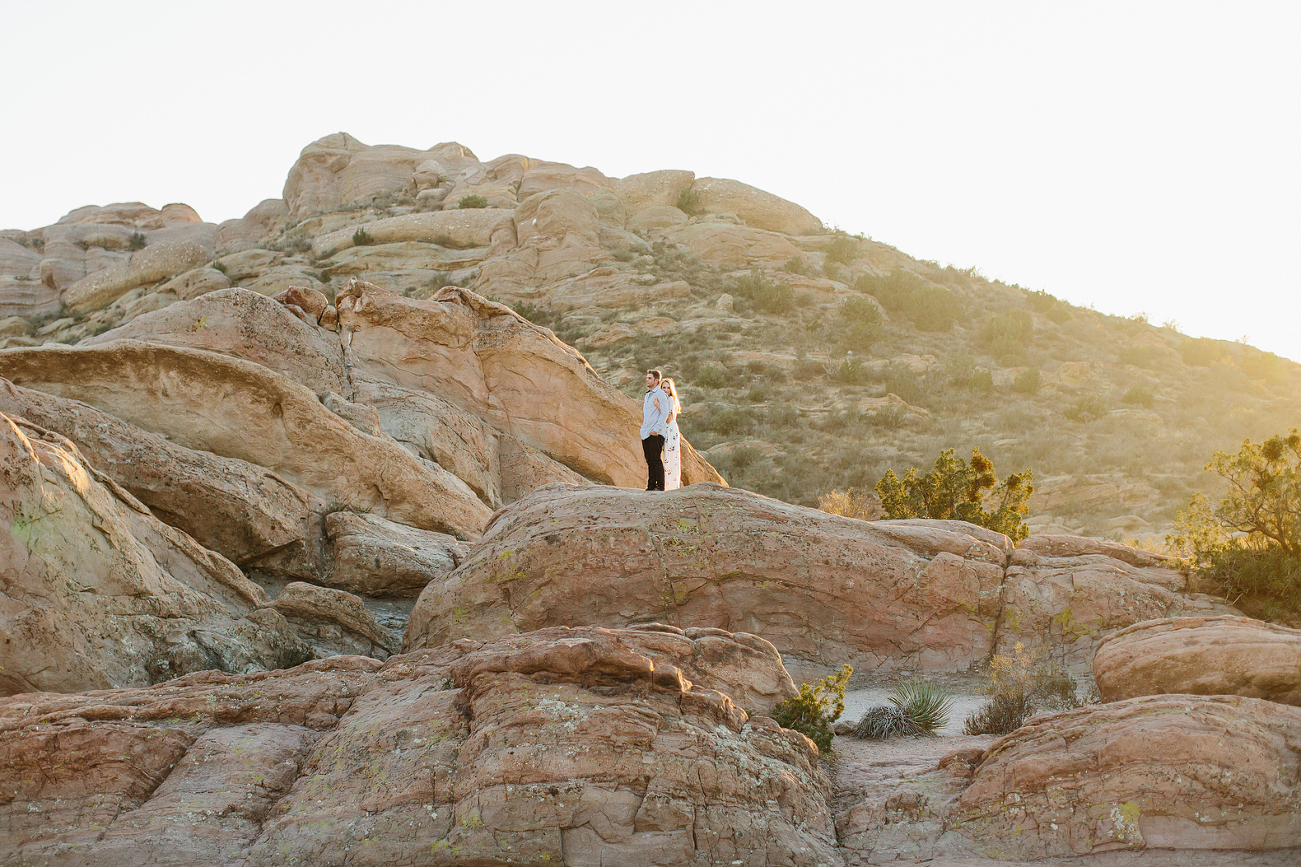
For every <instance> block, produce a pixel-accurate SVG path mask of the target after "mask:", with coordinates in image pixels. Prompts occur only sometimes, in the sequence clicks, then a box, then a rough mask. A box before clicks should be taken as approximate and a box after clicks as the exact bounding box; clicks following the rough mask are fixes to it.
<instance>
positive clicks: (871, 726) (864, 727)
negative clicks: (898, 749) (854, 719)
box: [850, 704, 922, 741]
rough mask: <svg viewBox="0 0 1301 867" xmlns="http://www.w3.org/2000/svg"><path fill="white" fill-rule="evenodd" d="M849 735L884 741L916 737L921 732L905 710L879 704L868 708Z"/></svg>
mask: <svg viewBox="0 0 1301 867" xmlns="http://www.w3.org/2000/svg"><path fill="white" fill-rule="evenodd" d="M850 733H851V734H852V735H853V736H854V737H856V738H860V739H862V740H868V741H884V740H889V739H890V738H910V737H916V736H917V735H920V734H921V733H922V730H921V728H920V727H919V726H918V725H917V723H916V722H915V721H914V720H913V718H912V717H910V716H908V711H906V710H905V709H903V708H901V707H897V706H895V705H892V704H879V705H877V706H876V707H873V708H869V709H868V711H867V713H865V714H863V718H862V719H860V720H859V721H858V724H857V725H855V726H854V729H853V731H852V732H850Z"/></svg>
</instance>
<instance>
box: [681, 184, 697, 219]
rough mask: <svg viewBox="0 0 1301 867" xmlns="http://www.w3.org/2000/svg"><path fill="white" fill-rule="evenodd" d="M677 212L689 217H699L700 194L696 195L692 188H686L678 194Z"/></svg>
mask: <svg viewBox="0 0 1301 867" xmlns="http://www.w3.org/2000/svg"><path fill="white" fill-rule="evenodd" d="M676 204H677V206H678V210H679V211H681V212H682V213H684V214H689V215H690V216H693V217H695V216H699V214H700V213H701V211H702V210H703V208H702V207H701V205H700V193H697V192H696V190H695V188H694V187H687V188H686V189H685V190H683V191H682V192H680V193H678V201H677V203H676Z"/></svg>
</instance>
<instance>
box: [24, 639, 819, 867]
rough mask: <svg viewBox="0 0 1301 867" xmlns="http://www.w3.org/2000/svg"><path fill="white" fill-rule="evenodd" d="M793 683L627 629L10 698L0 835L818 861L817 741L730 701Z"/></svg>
mask: <svg viewBox="0 0 1301 867" xmlns="http://www.w3.org/2000/svg"><path fill="white" fill-rule="evenodd" d="M774 685H778V686H779V688H778V689H776V691H775V692H773V691H772V690H773V687H774ZM756 689H758V690H759V691H758V692H756V691H755V690H756ZM792 692H793V689H792V687H791V686H790V682H789V679H787V678H785V677H784V672H782V671H781V666H780V662H779V661H778V660H777V659H776V656H775V654H774V653H773V652H772V650H771V647H768V648H767V649H766V650H764V649H762V648H759V647H755V646H753V645H752V643H745V642H744V641H738V640H736V639H734V638H733V637H732V636H729V635H727V634H726V633H722V632H710V633H708V634H706V635H703V636H701V637H699V638H692V637H690V636H689V635H686V634H683V633H682V632H681V631H678V630H673V629H671V628H667V627H647V628H644V629H639V630H619V631H613V632H611V631H606V630H602V629H590V628H589V629H579V630H567V629H552V630H547V631H545V632H541V633H536V634H533V635H526V636H518V637H513V638H508V639H503V640H500V641H496V642H490V643H487V644H479V643H478V642H471V641H461V642H458V643H457V644H455V645H450V646H447V647H443V648H440V649H438V650H431V651H420V652H419V653H415V654H409V655H406V656H400V657H393V658H391V659H389V660H388V662H387V663H384V664H380V663H379V662H377V661H374V660H370V659H364V658H361V657H336V658H334V659H331V660H326V661H321V662H313V663H309V664H307V665H303V666H300V667H299V668H296V669H293V670H290V671H285V672H274V673H266V674H258V675H246V676H241V677H228V676H222V675H218V674H214V673H206V674H202V675H195V676H191V677H189V678H185V679H182V680H177V681H173V682H172V683H169V684H165V685H162V686H158V687H154V688H152V689H147V690H125V691H118V692H99V693H89V694H84V695H72V696H45V695H39V696H38V695H27V696H22V697H19V698H14V699H9V700H7V701H4V702H0V755H2V756H3V760H2V761H0V787H2V788H3V791H4V793H5V797H4V798H3V799H0V813H3V815H4V820H3V822H0V827H2V828H3V829H4V830H3V831H2V832H0V834H2V835H3V846H4V848H5V850H6V851H7V852H9V853H12V854H11V858H15V859H17V860H18V861H19V862H34V861H38V860H39V861H44V860H47V859H52V860H53V863H69V864H70V863H84V861H85V859H95V860H98V861H99V862H100V863H105V862H106V861H113V862H117V861H122V862H129V863H142V864H143V863H149V864H178V865H179V864H198V863H204V864H220V865H226V864H232V865H233V864H244V865H249V867H252V865H260V864H273V863H274V864H281V863H285V862H286V861H291V862H311V863H316V864H324V863H349V864H392V863H403V862H412V863H435V864H441V863H446V864H465V863H508V862H513V863H537V864H541V863H556V864H562V863H563V864H597V863H607V864H610V863H617V864H641V863H647V864H649V863H656V864H665V865H676V864H682V865H687V864H699V863H708V864H732V863H734V862H736V861H740V862H742V863H780V864H792V865H809V867H812V865H823V864H838V863H840V858H839V856H838V854H837V853H836V850H835V844H836V841H835V831H834V828H833V827H832V824H831V820H830V814H829V810H828V808H827V803H826V796H827V786H828V784H827V781H826V778H825V777H824V776H823V775H822V773H821V772H820V771H819V770H818V768H817V759H816V751H815V750H814V749H813V748H812V746H811V744H810V743H809V742H808V741H807V739H805V738H804V737H803V736H801V735H798V734H795V733H793V732H790V731H786V730H783V729H780V728H778V727H777V726H776V724H775V723H773V722H772V720H771V719H768V718H766V717H763V716H751V715H749V714H747V713H746V711H745V710H743V709H742V707H740V706H738V704H737V703H736V702H734V700H733V698H734V697H744V698H741V701H742V703H752V704H754V705H755V710H756V711H757V712H760V713H761V712H762V710H763V709H764V708H765V707H770V706H771V702H772V701H773V700H774V699H775V698H777V697H780V696H787V695H790V694H791V693H792Z"/></svg>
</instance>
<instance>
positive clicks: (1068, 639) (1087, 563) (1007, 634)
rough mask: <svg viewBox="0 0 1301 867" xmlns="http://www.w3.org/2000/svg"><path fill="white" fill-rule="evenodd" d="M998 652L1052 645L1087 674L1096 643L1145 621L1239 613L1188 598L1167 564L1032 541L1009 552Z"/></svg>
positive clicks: (1105, 549) (1047, 538)
mask: <svg viewBox="0 0 1301 867" xmlns="http://www.w3.org/2000/svg"><path fill="white" fill-rule="evenodd" d="M1002 610H1003V614H1002V618H1001V620H1000V623H999V629H998V641H997V646H998V650H999V652H1001V653H1009V652H1011V650H1012V648H1013V646H1014V645H1015V644H1016V643H1017V642H1018V641H1020V642H1023V643H1025V644H1027V645H1039V644H1051V645H1053V646H1054V647H1055V649H1056V652H1057V654H1058V656H1059V657H1060V658H1061V659H1062V660H1063V661H1065V662H1066V663H1067V664H1068V665H1070V666H1071V667H1073V668H1075V669H1077V670H1081V671H1087V670H1088V669H1089V666H1090V665H1091V663H1092V660H1093V652H1094V649H1095V648H1096V647H1097V644H1098V641H1099V640H1100V639H1102V638H1103V637H1104V636H1105V635H1107V634H1109V633H1111V632H1113V631H1115V630H1118V629H1123V628H1124V627H1126V626H1131V625H1133V624H1135V623H1139V622H1141V621H1144V620H1152V619H1154V618H1160V617H1171V616H1179V615H1197V616H1216V615H1220V614H1236V613H1237V611H1236V609H1234V608H1232V607H1231V606H1229V605H1226V604H1224V602H1223V600H1219V599H1215V598H1213V597H1210V596H1204V595H1201V594H1197V593H1190V592H1188V587H1187V577H1186V576H1185V575H1184V574H1183V573H1182V572H1179V571H1176V570H1174V569H1171V568H1170V567H1169V565H1168V564H1167V563H1166V561H1165V558H1163V557H1161V556H1158V555H1154V554H1151V553H1149V552H1147V551H1142V550H1139V549H1137V548H1131V547H1128V546H1126V545H1118V544H1116V543H1114V542H1107V541H1103V540H1100V539H1086V538H1082V537H1078V536H1055V535H1044V536H1031V537H1030V538H1029V539H1026V540H1025V541H1024V542H1022V543H1021V545H1020V546H1019V547H1018V548H1017V549H1016V550H1015V551H1014V552H1012V556H1011V560H1010V561H1009V564H1008V570H1007V578H1006V580H1005V581H1004V583H1003V609H1002Z"/></svg>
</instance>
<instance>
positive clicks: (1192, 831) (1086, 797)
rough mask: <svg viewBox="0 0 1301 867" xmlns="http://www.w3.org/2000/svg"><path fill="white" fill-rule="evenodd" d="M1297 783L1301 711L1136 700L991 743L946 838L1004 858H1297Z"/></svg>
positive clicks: (1037, 724)
mask: <svg viewBox="0 0 1301 867" xmlns="http://www.w3.org/2000/svg"><path fill="white" fill-rule="evenodd" d="M1299 774H1301V709H1298V708H1293V707H1288V706H1285V705H1279V704H1275V703H1272V702H1267V701H1261V700H1259V699H1250V698H1238V697H1232V698H1230V697H1223V696H1220V697H1209V698H1208V697H1202V696H1190V695H1169V696H1151V697H1145V698H1135V699H1129V700H1126V701H1121V702H1116V703H1113V704H1107V705H1102V706H1092V707H1085V708H1080V709H1078V710H1072V711H1066V712H1064V713H1059V714H1052V715H1048V716H1040V717H1036V718H1034V719H1032V720H1030V722H1029V723H1028V724H1027V725H1026V726H1025V727H1023V728H1021V729H1018V730H1017V731H1015V732H1013V733H1012V734H1010V735H1008V736H1007V737H1005V738H1003V739H1002V740H1000V741H998V742H997V743H995V744H994V745H993V746H992V747H990V749H989V751H988V753H987V754H986V756H985V758H984V760H983V761H982V762H981V763H980V765H979V767H978V768H977V770H976V772H975V776H974V778H973V780H972V783H971V785H970V786H969V787H968V788H967V789H966V791H965V792H963V794H962V797H961V798H960V799H959V800H958V803H957V806H956V810H955V812H954V814H953V816H952V817H951V818H950V827H953V828H954V829H955V830H954V831H953V832H952V833H954V834H956V835H958V836H960V837H962V838H964V839H965V840H966V841H968V843H969V845H970V847H971V848H974V849H977V850H978V851H981V852H984V853H986V854H987V855H993V856H995V857H998V858H1003V859H1008V858H1024V859H1040V858H1058V857H1066V856H1072V855H1075V856H1078V855H1088V854H1093V853H1099V852H1105V851H1109V850H1113V849H1242V850H1269V849H1288V848H1292V847H1295V846H1296V844H1297V834H1296V828H1297V824H1298V823H1301V789H1298V788H1297V784H1296V781H1297V779H1298V775H1299ZM1195 861H1196V858H1195V857H1193V858H1192V859H1190V861H1189V862H1188V863H1194V862H1195Z"/></svg>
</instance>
